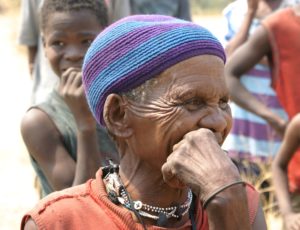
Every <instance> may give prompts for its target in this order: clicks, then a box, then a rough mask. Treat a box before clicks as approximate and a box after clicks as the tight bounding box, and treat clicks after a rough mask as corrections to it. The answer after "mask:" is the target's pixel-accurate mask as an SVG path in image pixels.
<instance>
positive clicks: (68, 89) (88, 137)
mask: <svg viewBox="0 0 300 230" xmlns="http://www.w3.org/2000/svg"><path fill="white" fill-rule="evenodd" d="M59 92H60V94H61V96H62V97H63V98H64V101H65V102H66V104H67V105H68V107H69V109H70V110H71V112H72V114H73V116H74V118H75V121H76V125H77V163H76V170H75V175H74V181H73V185H77V184H81V183H82V182H84V181H86V180H87V179H89V178H91V177H94V175H95V173H96V171H97V170H98V169H99V167H100V166H101V162H102V156H101V154H100V148H99V147H100V146H99V145H98V139H97V131H96V120H95V119H94V117H93V115H92V113H91V111H90V109H89V107H88V104H87V101H86V97H85V93H84V88H83V85H82V74H81V72H80V70H79V69H76V68H69V69H68V70H67V71H65V73H63V75H62V77H61V81H60V87H59Z"/></svg>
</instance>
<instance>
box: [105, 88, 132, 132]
mask: <svg viewBox="0 0 300 230" xmlns="http://www.w3.org/2000/svg"><path fill="white" fill-rule="evenodd" d="M126 104H127V103H126V101H125V100H124V98H123V97H122V96H120V95H118V94H110V95H108V97H107V98H106V101H105V103H104V108H103V118H104V121H105V124H106V127H107V129H108V130H109V131H110V132H111V133H112V134H113V135H115V136H116V137H121V138H128V137H130V136H131V135H132V128H131V127H130V124H129V119H128V114H127V110H126Z"/></svg>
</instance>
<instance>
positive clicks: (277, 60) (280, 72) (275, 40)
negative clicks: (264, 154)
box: [262, 8, 300, 192]
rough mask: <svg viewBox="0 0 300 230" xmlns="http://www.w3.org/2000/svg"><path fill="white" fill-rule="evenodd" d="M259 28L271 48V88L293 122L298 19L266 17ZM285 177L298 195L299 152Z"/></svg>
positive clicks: (299, 66) (297, 96) (299, 78)
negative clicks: (262, 29)
mask: <svg viewBox="0 0 300 230" xmlns="http://www.w3.org/2000/svg"><path fill="white" fill-rule="evenodd" d="M262 25H263V26H264V27H265V28H266V29H267V31H268V35H269V40H270V43H271V47H272V58H273V60H272V62H273V66H272V67H273V68H272V82H273V88H274V90H275V91H276V94H277V97H278V99H279V101H280V103H281V105H282V106H283V108H284V109H285V111H286V112H287V114H288V116H289V118H292V117H294V116H295V115H296V114H297V113H300V90H299V87H300V56H299V53H300V42H299V41H300V40H299V39H300V17H299V16H297V15H296V14H295V13H294V10H293V9H292V8H287V9H283V10H281V11H279V12H277V13H275V14H272V15H270V16H269V17H267V18H266V19H265V20H264V21H263V22H262ZM288 177H289V186H290V191H291V192H296V191H298V192H300V149H298V151H297V152H296V154H294V156H293V158H292V159H291V161H290V163H289V167H288Z"/></svg>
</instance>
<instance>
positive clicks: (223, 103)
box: [219, 99, 228, 110]
mask: <svg viewBox="0 0 300 230" xmlns="http://www.w3.org/2000/svg"><path fill="white" fill-rule="evenodd" d="M219 106H220V108H221V109H223V110H225V109H227V108H228V100H227V99H222V100H220V102H219Z"/></svg>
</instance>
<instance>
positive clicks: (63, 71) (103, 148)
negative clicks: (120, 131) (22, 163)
mask: <svg viewBox="0 0 300 230" xmlns="http://www.w3.org/2000/svg"><path fill="white" fill-rule="evenodd" d="M106 25H107V12H106V8H105V6H104V3H103V2H102V1H100V0H85V1H83V0H76V1H71V0H46V1H45V2H44V4H43V7H42V9H41V30H42V34H43V44H44V48H45V53H46V57H47V58H48V60H49V62H50V65H51V67H52V69H53V71H54V72H55V73H56V75H57V76H59V78H60V79H59V86H58V88H56V89H53V91H52V93H51V94H50V96H49V97H48V99H47V100H46V101H45V102H44V103H42V104H38V105H36V106H33V107H31V108H30V109H29V110H28V111H27V113H26V114H25V116H24V118H23V120H22V124H21V133H22V136H23V140H24V142H25V145H26V147H27V150H28V152H29V153H30V157H31V160H32V164H33V167H34V168H35V170H36V173H37V175H38V177H39V179H40V182H41V184H42V195H43V196H45V195H47V194H49V193H51V192H52V191H55V190H61V189H64V188H67V187H70V186H73V185H77V184H81V183H83V182H85V181H86V180H87V179H89V178H91V177H93V176H94V175H95V172H96V171H97V169H98V168H99V166H100V165H101V164H102V163H103V161H104V160H105V159H106V157H107V158H113V159H116V154H115V153H116V150H115V148H114V145H113V144H112V142H111V141H110V139H109V137H108V136H107V133H106V131H105V130H104V129H103V128H100V127H97V126H96V121H95V120H94V118H93V116H92V114H91V113H90V111H89V108H88V105H87V103H86V99H85V95H84V91H83V86H82V84H81V66H82V61H83V57H84V55H85V52H86V50H87V48H88V47H89V45H90V43H91V42H92V41H93V40H94V38H95V37H96V35H97V34H98V33H99V32H100V31H101V30H103V29H104V28H105V27H106Z"/></svg>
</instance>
